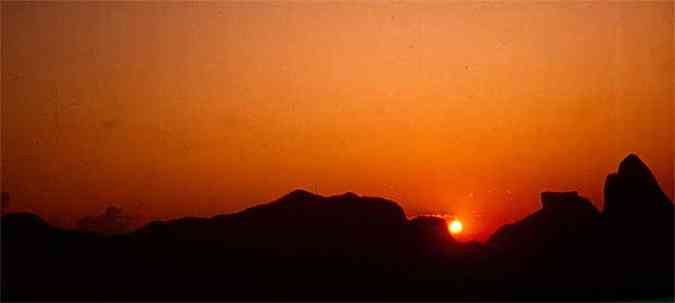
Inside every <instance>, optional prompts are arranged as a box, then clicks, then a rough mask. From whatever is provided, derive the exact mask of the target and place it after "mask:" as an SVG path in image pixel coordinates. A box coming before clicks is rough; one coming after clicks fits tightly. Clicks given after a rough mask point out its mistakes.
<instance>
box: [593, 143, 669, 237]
mask: <svg viewBox="0 0 675 303" xmlns="http://www.w3.org/2000/svg"><path fill="white" fill-rule="evenodd" d="M604 196H605V201H604V215H605V216H606V217H607V218H608V219H609V220H611V221H615V222H616V221H626V220H635V219H637V220H642V219H644V220H645V221H652V220H653V219H655V217H661V216H662V215H663V214H664V213H665V214H670V215H671V216H672V212H673V203H672V202H671V201H670V199H669V198H668V196H666V194H665V193H664V192H663V191H662V190H661V187H659V184H658V182H657V181H656V178H655V177H654V175H653V174H652V172H651V171H650V170H649V168H648V167H647V165H645V164H644V162H642V161H641V160H640V158H638V156H636V155H635V154H630V155H628V156H627V157H626V158H625V159H624V160H623V161H621V163H620V164H619V169H618V171H617V173H615V174H610V175H609V176H607V180H606V182H605V189H604ZM645 223H647V224H650V223H649V222H645Z"/></svg>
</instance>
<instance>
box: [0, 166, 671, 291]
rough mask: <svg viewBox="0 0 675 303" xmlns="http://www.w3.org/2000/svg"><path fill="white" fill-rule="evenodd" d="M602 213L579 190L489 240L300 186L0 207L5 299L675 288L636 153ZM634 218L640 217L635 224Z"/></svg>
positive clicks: (650, 182)
mask: <svg viewBox="0 0 675 303" xmlns="http://www.w3.org/2000/svg"><path fill="white" fill-rule="evenodd" d="M605 196H606V199H605V207H604V210H603V212H602V213H601V212H599V211H598V210H597V209H595V208H594V207H593V205H592V204H591V203H590V202H589V201H588V200H586V199H585V198H583V197H580V196H578V195H577V194H576V193H574V192H571V193H543V194H542V205H543V207H542V209H541V210H539V211H537V212H535V213H533V214H532V215H530V216H528V217H526V218H524V219H523V220H521V221H519V222H516V223H514V224H510V225H506V226H504V227H502V228H501V229H500V230H498V231H497V232H496V233H495V234H494V235H493V236H492V237H490V239H489V241H488V242H487V243H486V244H484V245H483V244H477V243H469V244H465V243H460V242H457V241H455V240H454V239H453V238H452V237H451V236H450V235H449V234H448V232H447V227H446V222H445V221H444V220H442V219H438V218H432V217H418V218H415V219H412V220H409V219H407V218H406V217H405V215H404V213H403V210H402V209H401V207H400V206H399V205H397V204H396V203H394V202H392V201H388V200H385V199H381V198H371V197H361V196H357V195H356V194H352V193H346V194H343V195H339V196H332V197H322V196H319V195H315V194H312V193H309V192H306V191H301V190H297V191H294V192H291V193H289V194H288V195H286V196H284V197H282V198H280V199H278V200H276V201H273V202H271V203H268V204H264V205H259V206H256V207H253V208H250V209H247V210H245V211H242V212H239V213H235V214H229V215H219V216H215V217H212V218H183V219H178V220H173V221H167V222H153V223H150V224H148V225H146V226H145V227H143V228H141V229H139V230H137V231H135V232H133V233H128V234H122V235H114V236H104V235H100V234H95V233H88V232H79V231H71V230H62V229H57V228H54V227H51V226H49V225H48V224H46V223H45V222H44V221H42V220H41V219H40V218H39V217H37V216H34V215H31V214H9V215H6V216H4V217H3V218H2V279H1V280H0V281H1V283H2V300H3V301H6V300H31V301H35V300H47V301H54V300H61V301H63V300H67V301H77V300H87V301H100V300H108V301H120V300H134V301H144V300H166V301H176V300H190V301H194V300H221V301H222V300H398V301H400V300H463V301H466V300H492V301H494V300H618V299H652V298H672V296H673V228H672V227H673V204H672V202H671V201H670V200H669V199H668V198H667V197H666V195H665V194H663V192H662V191H661V189H660V188H659V186H658V184H657V183H656V180H655V179H654V177H653V175H652V174H651V172H649V169H648V168H647V166H646V165H644V163H642V162H641V161H640V160H639V159H638V158H637V157H635V156H632V155H631V156H629V157H628V158H626V160H624V161H623V162H622V163H621V165H620V167H619V170H618V172H617V173H616V174H612V175H610V176H609V177H608V179H607V184H606V187H605ZM636 225H637V227H636Z"/></svg>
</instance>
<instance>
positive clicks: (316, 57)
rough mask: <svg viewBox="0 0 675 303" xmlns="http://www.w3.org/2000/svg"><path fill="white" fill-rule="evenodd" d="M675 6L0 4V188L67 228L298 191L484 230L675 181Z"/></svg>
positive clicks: (211, 210) (222, 208)
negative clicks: (643, 181)
mask: <svg viewBox="0 0 675 303" xmlns="http://www.w3.org/2000/svg"><path fill="white" fill-rule="evenodd" d="M673 24H674V20H673V2H671V1H665V2H661V3H643V2H635V3H630V2H623V3H605V2H592V3H569V2H556V3H531V2H496V3H471V2H463V3H461V2H449V1H448V2H445V1H443V2H414V3H409V4H406V3H392V2H385V1H377V2H375V1H373V2H358V3H342V4H327V3H316V2H309V1H307V2H297V3H292V4H287V3H280V2H270V3H236V4H235V3H224V2H218V3H192V2H188V3H155V2H143V3H31V2H28V3H8V2H2V115H1V117H2V167H1V169H2V190H3V191H8V192H10V194H11V196H12V201H11V203H12V205H13V206H14V207H15V208H16V209H22V210H31V211H35V212H37V213H39V214H41V215H43V216H45V217H46V218H47V219H49V220H52V221H53V222H60V223H61V224H68V223H69V222H72V221H73V220H75V219H77V218H79V217H81V216H83V215H91V214H95V213H100V212H101V211H102V210H103V208H104V207H105V206H107V205H110V204H115V205H119V206H121V207H122V208H123V209H127V210H129V211H138V212H141V213H143V214H144V215H145V216H147V217H148V218H149V219H151V218H172V217H178V216H187V215H197V216H211V215H215V214H217V213H222V212H231V211H236V210H240V209H242V208H245V207H249V206H252V205H255V204H257V203H261V202H266V201H270V200H272V199H274V198H277V197H278V196H281V195H283V194H284V193H286V192H288V191H290V190H292V189H294V188H306V189H308V190H311V191H317V192H319V193H320V194H325V195H328V194H337V193H342V192H345V191H353V192H357V193H360V194H365V195H374V196H383V197H386V198H389V199H393V200H395V201H397V202H399V203H400V204H401V205H402V206H403V207H404V208H405V210H406V213H407V214H408V215H415V214H422V213H448V214H455V215H458V216H459V217H460V218H462V220H463V221H464V228H465V232H466V233H467V236H468V237H476V238H484V237H485V236H486V235H487V234H488V233H490V232H492V231H494V229H495V228H496V227H498V226H499V225H501V224H503V223H509V222H512V221H514V220H516V219H519V218H521V217H523V216H525V215H527V214H528V213H530V212H533V211H535V210H536V209H538V208H539V205H540V204H539V192H541V191H544V190H577V191H579V192H580V193H581V194H582V195H584V196H586V197H589V198H590V199H592V201H593V203H594V204H595V205H596V206H598V207H602V186H603V183H604V179H605V176H606V175H607V174H608V173H610V172H612V171H614V170H615V169H616V167H617V165H618V162H619V161H620V160H621V159H622V158H623V157H624V156H626V155H627V153H629V152H636V153H637V154H638V155H639V156H640V157H641V158H642V159H643V160H644V161H645V162H646V163H647V164H648V165H649V166H650V167H651V169H652V170H653V171H654V173H655V174H656V176H657V178H658V180H659V182H660V184H661V186H662V187H663V188H664V190H665V191H666V192H667V193H668V195H669V196H670V197H672V193H673V127H674V126H675V124H674V123H673V121H674V115H673V113H674V112H673V84H674V80H673V79H674V77H673V52H674V44H673V32H674V25H673Z"/></svg>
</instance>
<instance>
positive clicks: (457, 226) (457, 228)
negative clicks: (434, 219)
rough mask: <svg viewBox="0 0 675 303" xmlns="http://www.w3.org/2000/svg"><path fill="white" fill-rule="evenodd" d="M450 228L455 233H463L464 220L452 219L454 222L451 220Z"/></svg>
mask: <svg viewBox="0 0 675 303" xmlns="http://www.w3.org/2000/svg"><path fill="white" fill-rule="evenodd" d="M448 230H449V231H450V233H451V234H453V235H454V234H458V233H461V232H462V222H460V221H459V220H457V219H454V220H452V222H450V224H448Z"/></svg>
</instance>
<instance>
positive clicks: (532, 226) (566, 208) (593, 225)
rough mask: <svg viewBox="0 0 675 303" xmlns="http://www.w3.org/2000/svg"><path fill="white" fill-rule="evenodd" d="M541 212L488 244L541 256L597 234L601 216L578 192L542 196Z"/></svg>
mask: <svg viewBox="0 0 675 303" xmlns="http://www.w3.org/2000/svg"><path fill="white" fill-rule="evenodd" d="M541 203H542V209H540V210H538V211H536V212H535V213H533V214H531V215H529V216H528V217H526V218H524V219H522V220H520V221H519V222H517V223H514V224H507V225H505V226H503V227H502V228H500V229H499V230H497V231H496V232H495V233H494V234H492V236H490V238H489V239H488V243H489V244H490V245H493V246H495V247H499V248H501V249H504V250H511V251H513V250H518V251H522V252H524V253H528V254H539V253H541V251H542V250H549V249H561V247H560V246H563V247H565V246H568V245H570V243H571V242H577V241H579V239H580V238H585V237H588V235H589V234H590V233H595V230H596V229H597V225H598V224H599V223H598V221H599V219H600V213H599V212H598V210H597V209H595V207H594V206H593V204H591V202H590V201H588V199H586V198H583V197H581V196H579V195H578V194H577V192H543V193H541Z"/></svg>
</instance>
